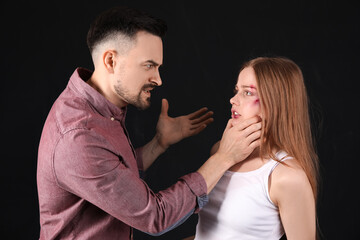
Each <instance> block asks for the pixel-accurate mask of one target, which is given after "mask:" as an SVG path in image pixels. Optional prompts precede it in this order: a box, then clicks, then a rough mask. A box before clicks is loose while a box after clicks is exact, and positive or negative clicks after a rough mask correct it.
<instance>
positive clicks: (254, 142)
mask: <svg viewBox="0 0 360 240" xmlns="http://www.w3.org/2000/svg"><path fill="white" fill-rule="evenodd" d="M260 137H261V122H260V119H259V118H258V117H253V118H249V119H246V120H244V121H242V122H240V123H238V124H236V125H233V120H232V119H230V120H229V122H228V124H227V126H226V128H225V131H224V133H223V136H222V139H221V141H220V143H219V144H216V146H215V147H214V149H213V150H212V151H213V152H215V153H214V155H212V156H211V157H210V158H209V159H208V160H207V161H206V162H205V163H204V164H203V165H202V166H201V167H200V168H199V169H198V171H197V172H198V173H200V174H201V175H202V176H203V177H204V180H205V182H206V185H207V193H210V191H211V190H212V189H213V188H214V187H215V185H216V183H217V182H218V181H219V179H220V178H221V177H222V175H223V174H224V172H225V171H226V170H228V169H229V168H230V167H232V166H233V165H235V164H236V163H238V162H240V161H243V160H244V159H245V158H246V157H247V156H249V155H250V154H251V153H252V152H253V151H254V149H255V148H256V147H258V146H260ZM217 145H218V146H217ZM217 147H218V149H217V151H216V149H215V148H217Z"/></svg>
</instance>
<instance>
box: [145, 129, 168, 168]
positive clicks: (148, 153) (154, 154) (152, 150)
mask: <svg viewBox="0 0 360 240" xmlns="http://www.w3.org/2000/svg"><path fill="white" fill-rule="evenodd" d="M157 137H158V136H157V135H155V137H154V138H153V139H152V140H151V141H150V142H148V143H147V144H146V145H144V146H143V147H141V154H142V156H141V158H142V160H143V168H144V169H143V170H144V171H146V170H147V169H148V168H149V167H150V166H151V164H153V162H154V161H155V160H156V159H157V158H158V157H159V156H160V155H161V154H162V153H163V152H165V151H166V148H164V147H162V146H161V145H159V141H158V139H157Z"/></svg>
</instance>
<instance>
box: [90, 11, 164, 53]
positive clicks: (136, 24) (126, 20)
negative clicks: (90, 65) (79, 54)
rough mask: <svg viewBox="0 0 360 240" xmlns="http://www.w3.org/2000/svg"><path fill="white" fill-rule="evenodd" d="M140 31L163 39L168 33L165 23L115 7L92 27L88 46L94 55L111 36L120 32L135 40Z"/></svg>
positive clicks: (136, 12)
mask: <svg viewBox="0 0 360 240" xmlns="http://www.w3.org/2000/svg"><path fill="white" fill-rule="evenodd" d="M139 31H146V32H149V33H151V34H153V35H155V36H159V37H161V38H163V37H164V36H165V33H166V31H167V25H166V23H165V21H163V20H161V19H158V18H155V17H152V16H150V15H149V14H147V13H145V12H143V11H141V10H138V9H133V8H128V7H123V6H121V7H114V8H111V9H109V10H106V11H104V12H102V13H101V14H100V15H99V16H98V17H97V18H96V19H95V20H94V21H93V22H92V24H91V25H90V29H89V32H88V34H87V39H86V40H87V45H88V48H89V50H90V52H91V53H92V51H93V49H94V48H95V46H96V45H97V44H98V43H100V42H101V41H102V40H103V39H105V38H106V37H108V36H109V35H111V34H113V33H116V32H119V33H122V34H124V35H125V36H127V37H129V38H133V37H134V36H135V34H136V33H137V32H139Z"/></svg>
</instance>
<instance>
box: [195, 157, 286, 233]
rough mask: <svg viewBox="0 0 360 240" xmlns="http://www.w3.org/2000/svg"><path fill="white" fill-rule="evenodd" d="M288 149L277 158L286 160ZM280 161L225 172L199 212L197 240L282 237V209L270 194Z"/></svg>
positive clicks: (271, 160) (270, 161)
mask: <svg viewBox="0 0 360 240" xmlns="http://www.w3.org/2000/svg"><path fill="white" fill-rule="evenodd" d="M286 156H287V154H286V153H285V152H278V153H277V154H276V157H277V158H278V159H280V160H281V161H284V160H286V159H289V158H286ZM278 164H279V162H277V161H275V160H273V159H270V160H269V161H268V162H267V163H265V164H264V165H263V166H261V167H260V168H258V169H256V170H254V171H250V172H231V171H227V172H225V174H224V176H223V177H222V178H221V179H220V181H219V182H218V183H217V185H216V186H215V188H214V189H213V190H212V191H211V193H210V194H209V203H208V204H207V205H206V206H205V207H204V208H203V209H202V210H201V211H200V212H199V221H198V225H197V227H196V236H195V240H230V239H236V240H238V239H241V240H242V239H246V240H251V239H254V240H255V239H256V240H260V239H262V240H273V239H274V240H279V239H280V238H281V236H282V235H283V234H284V229H283V227H282V224H281V220H280V215H279V210H278V208H277V207H276V206H275V204H274V203H273V202H272V201H271V199H270V195H269V188H268V181H269V176H270V174H271V173H272V171H273V170H274V169H275V167H276V166H277V165H278Z"/></svg>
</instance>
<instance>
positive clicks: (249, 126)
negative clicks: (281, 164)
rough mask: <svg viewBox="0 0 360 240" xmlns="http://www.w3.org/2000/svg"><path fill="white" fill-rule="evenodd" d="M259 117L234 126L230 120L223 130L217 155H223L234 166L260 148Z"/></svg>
mask: <svg viewBox="0 0 360 240" xmlns="http://www.w3.org/2000/svg"><path fill="white" fill-rule="evenodd" d="M259 121H260V119H259V117H252V118H249V119H246V120H244V121H242V122H240V123H238V124H236V125H233V120H232V119H230V120H229V121H228V124H227V126H226V128H225V130H224V133H223V136H222V139H221V141H220V145H219V149H218V150H217V153H220V154H224V155H226V156H227V159H229V160H232V161H233V163H234V164H236V163H238V162H240V161H242V160H244V159H245V158H247V157H248V156H249V155H250V154H251V153H252V152H253V151H254V149H255V148H256V147H258V146H260V136H261V122H259Z"/></svg>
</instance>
